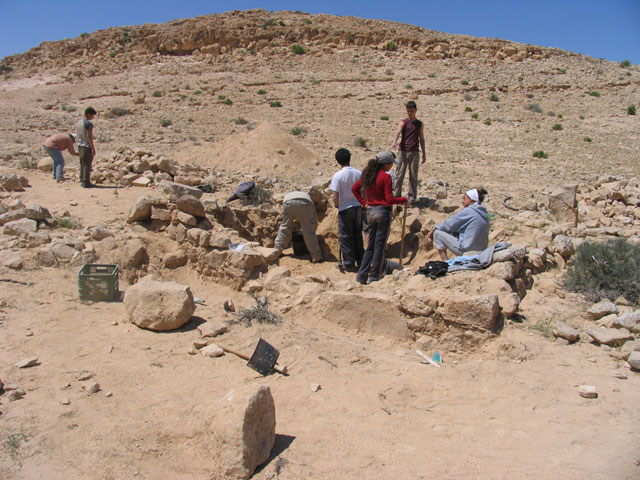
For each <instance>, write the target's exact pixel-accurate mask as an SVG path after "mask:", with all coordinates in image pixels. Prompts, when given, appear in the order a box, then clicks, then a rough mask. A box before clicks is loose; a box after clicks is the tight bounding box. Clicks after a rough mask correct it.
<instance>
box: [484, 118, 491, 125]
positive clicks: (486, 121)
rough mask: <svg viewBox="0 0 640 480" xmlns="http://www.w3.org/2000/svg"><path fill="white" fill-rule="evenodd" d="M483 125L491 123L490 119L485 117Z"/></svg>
mask: <svg viewBox="0 0 640 480" xmlns="http://www.w3.org/2000/svg"><path fill="white" fill-rule="evenodd" d="M483 123H484V124H485V125H491V119H490V118H487V119H486V120H485V121H484V122H483Z"/></svg>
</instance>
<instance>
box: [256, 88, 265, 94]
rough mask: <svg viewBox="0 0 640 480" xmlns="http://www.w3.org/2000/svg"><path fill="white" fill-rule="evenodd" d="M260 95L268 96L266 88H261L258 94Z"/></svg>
mask: <svg viewBox="0 0 640 480" xmlns="http://www.w3.org/2000/svg"><path fill="white" fill-rule="evenodd" d="M256 93H257V94H258V95H266V93H267V91H266V90H265V89H264V88H261V89H260V90H258V91H257V92H256Z"/></svg>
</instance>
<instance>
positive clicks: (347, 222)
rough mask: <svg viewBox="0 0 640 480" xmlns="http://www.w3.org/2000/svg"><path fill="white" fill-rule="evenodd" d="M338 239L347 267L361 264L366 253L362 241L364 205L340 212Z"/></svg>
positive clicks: (343, 260) (343, 261) (343, 262)
mask: <svg viewBox="0 0 640 480" xmlns="http://www.w3.org/2000/svg"><path fill="white" fill-rule="evenodd" d="M338 240H339V241H340V250H341V251H342V264H343V265H344V266H345V267H353V266H355V264H356V263H357V264H358V265H360V262H361V261H362V255H363V254H364V243H363V242H362V207H349V208H347V209H345V210H342V211H341V212H338Z"/></svg>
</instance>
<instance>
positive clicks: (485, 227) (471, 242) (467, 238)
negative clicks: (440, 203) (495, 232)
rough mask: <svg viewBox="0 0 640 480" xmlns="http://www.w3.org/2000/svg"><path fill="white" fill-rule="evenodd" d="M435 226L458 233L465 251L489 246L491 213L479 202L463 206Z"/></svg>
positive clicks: (461, 247)
mask: <svg viewBox="0 0 640 480" xmlns="http://www.w3.org/2000/svg"><path fill="white" fill-rule="evenodd" d="M435 228H436V229H437V230H442V231H443V232H447V233H450V234H452V235H457V236H458V240H459V246H460V250H462V251H463V252H470V251H472V252H477V251H481V250H484V249H485V248H487V247H488V246H489V214H488V213H487V209H486V208H484V206H483V205H481V204H479V203H472V204H471V205H469V206H468V207H465V208H463V209H462V210H460V211H459V212H458V213H456V214H455V215H453V216H452V217H449V218H447V219H446V220H445V221H444V222H442V223H439V224H438V225H436V227H435Z"/></svg>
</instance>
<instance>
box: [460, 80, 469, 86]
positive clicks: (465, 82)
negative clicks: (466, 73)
mask: <svg viewBox="0 0 640 480" xmlns="http://www.w3.org/2000/svg"><path fill="white" fill-rule="evenodd" d="M460 83H461V84H462V85H469V81H468V80H462V81H461V82H460Z"/></svg>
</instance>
